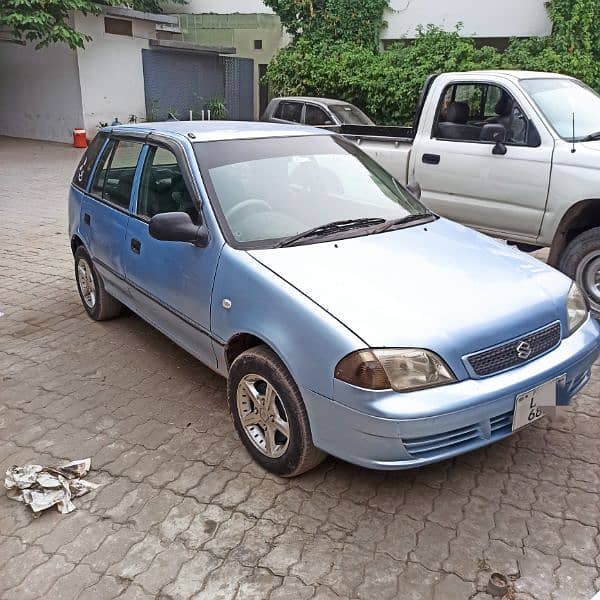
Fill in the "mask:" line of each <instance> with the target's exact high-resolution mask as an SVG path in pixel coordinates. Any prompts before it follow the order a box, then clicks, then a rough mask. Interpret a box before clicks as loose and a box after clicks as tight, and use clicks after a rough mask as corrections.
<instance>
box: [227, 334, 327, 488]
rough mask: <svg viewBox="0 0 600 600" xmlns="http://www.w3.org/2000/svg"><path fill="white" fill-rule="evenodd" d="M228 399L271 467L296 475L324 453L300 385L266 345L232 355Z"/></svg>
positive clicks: (252, 447)
mask: <svg viewBox="0 0 600 600" xmlns="http://www.w3.org/2000/svg"><path fill="white" fill-rule="evenodd" d="M227 399H228V402H229V407H230V409H231V414H232V416H233V422H234V425H235V428H236V430H237V432H238V434H239V436H240V439H241V441H242V443H243V444H244V446H245V447H246V450H248V452H249V453H250V455H251V456H252V457H253V458H254V460H255V461H256V462H258V463H259V464H260V465H261V466H262V467H263V468H264V469H266V470H267V471H270V472H271V473H275V474H276V475H281V476H283V477H294V476H296V475H300V474H301V473H304V472H305V471H308V470H310V469H312V468H313V467H316V466H317V465H318V464H319V463H320V462H321V461H322V460H323V459H324V458H325V456H326V454H325V453H324V452H322V451H321V450H318V449H317V448H315V446H314V445H313V443H312V435H311V433H310V425H309V422H308V416H307V414H306V407H305V406H304V402H303V401H302V397H301V395H300V392H299V390H298V386H296V384H295V382H294V380H293V379H292V377H291V375H290V374H289V372H288V370H287V369H286V368H285V365H284V364H283V363H282V362H281V360H280V359H279V357H278V356H277V355H276V354H275V353H274V352H273V351H272V350H270V349H269V348H268V347H267V346H257V347H255V348H251V349H250V350H247V351H246V352H244V353H242V354H240V356H238V357H237V358H236V359H235V360H234V361H233V364H232V365H231V369H230V371H229V378H228V380H227Z"/></svg>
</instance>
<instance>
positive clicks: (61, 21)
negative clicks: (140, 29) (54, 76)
mask: <svg viewBox="0 0 600 600" xmlns="http://www.w3.org/2000/svg"><path fill="white" fill-rule="evenodd" d="M171 2H175V3H177V4H185V0H171ZM122 3H123V2H122V0H121V1H119V0H0V29H6V30H8V31H9V32H10V33H11V34H12V36H13V37H14V39H15V40H21V41H29V42H35V44H36V49H39V48H43V47H45V46H49V45H50V44H55V43H65V44H67V45H68V46H69V48H71V49H72V50H75V49H76V48H83V47H84V44H85V42H89V41H90V40H91V37H90V36H89V35H87V34H84V33H81V32H79V31H76V30H75V28H74V27H73V25H72V19H71V14H72V13H73V12H81V13H83V14H84V15H98V14H100V13H101V12H102V9H103V8H104V7H106V6H111V5H112V6H114V5H120V4H122ZM161 3H162V0H134V1H133V2H131V3H128V6H131V8H135V9H136V10H142V11H146V12H162V10H161Z"/></svg>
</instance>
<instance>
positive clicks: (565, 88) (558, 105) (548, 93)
mask: <svg viewBox="0 0 600 600" xmlns="http://www.w3.org/2000/svg"><path fill="white" fill-rule="evenodd" d="M520 83H521V86H522V87H523V89H524V90H525V91H526V92H527V93H528V94H529V96H530V97H531V98H532V100H533V101H534V102H535V103H536V104H537V106H538V108H539V109H540V110H541V111H542V113H543V114H544V116H545V117H546V119H548V121H549V122H550V125H551V126H552V127H553V128H554V131H556V133H557V134H558V135H559V136H560V137H561V138H563V139H566V140H568V141H575V142H578V141H583V140H585V139H586V138H587V137H588V136H590V135H593V134H594V133H597V132H598V131H600V96H599V95H598V94H597V93H596V92H594V91H593V90H592V89H590V88H589V87H587V86H586V85H584V84H583V83H581V82H579V81H576V80H574V79H566V78H565V79H557V78H552V79H550V78H548V79H522V80H521V82H520ZM573 114H575V137H573Z"/></svg>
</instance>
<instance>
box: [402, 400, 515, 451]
mask: <svg viewBox="0 0 600 600" xmlns="http://www.w3.org/2000/svg"><path fill="white" fill-rule="evenodd" d="M512 418H513V411H512V410H510V411H509V412H506V413H503V414H501V415H497V416H495V417H492V418H491V419H490V420H489V428H488V427H485V428H482V424H481V423H473V424H471V425H467V426H466V427H460V428H458V429H454V430H451V431H444V432H443V433H437V434H434V435H426V436H423V437H417V438H402V442H403V443H404V447H405V448H406V450H407V451H408V453H409V454H410V455H411V456H413V457H414V458H423V459H426V458H432V457H436V456H439V455H440V454H445V453H447V452H453V453H455V452H459V451H461V450H465V449H467V450H468V447H469V446H471V447H473V446H477V445H481V440H489V441H490V442H493V441H495V440H498V439H500V438H503V437H505V436H507V435H509V434H510V433H511V432H512ZM486 430H487V431H488V432H489V433H488V434H487V435H486V434H485V431H486Z"/></svg>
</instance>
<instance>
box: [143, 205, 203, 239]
mask: <svg viewBox="0 0 600 600" xmlns="http://www.w3.org/2000/svg"><path fill="white" fill-rule="evenodd" d="M149 233H150V237H153V238H154V239H155V240H162V241H164V242H187V243H189V244H194V246H199V247H202V248H203V247H205V246H206V245H207V244H208V231H207V229H206V227H205V226H204V225H203V224H202V225H195V224H194V223H193V221H192V219H191V217H190V215H188V214H187V213H185V212H166V213H160V214H158V215H154V216H153V217H152V218H151V219H150V225H149Z"/></svg>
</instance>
